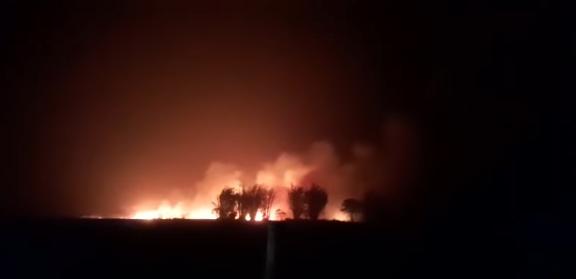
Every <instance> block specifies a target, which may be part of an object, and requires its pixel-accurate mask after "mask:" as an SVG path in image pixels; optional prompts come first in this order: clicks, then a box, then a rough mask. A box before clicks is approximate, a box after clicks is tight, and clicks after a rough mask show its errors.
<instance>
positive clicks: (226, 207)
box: [214, 187, 238, 220]
mask: <svg viewBox="0 0 576 279" xmlns="http://www.w3.org/2000/svg"><path fill="white" fill-rule="evenodd" d="M237 201H238V194H236V192H235V191H234V189H233V188H230V187H227V188H224V189H222V192H220V195H218V199H217V200H216V203H215V206H216V207H215V208H214V212H215V213H216V214H217V215H218V219H222V220H234V219H236V216H237V208H238V203H237Z"/></svg>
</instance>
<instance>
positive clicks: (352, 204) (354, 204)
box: [340, 198, 363, 222]
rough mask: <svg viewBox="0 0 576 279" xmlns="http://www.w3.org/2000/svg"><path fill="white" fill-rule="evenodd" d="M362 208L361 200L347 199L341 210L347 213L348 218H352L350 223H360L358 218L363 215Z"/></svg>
mask: <svg viewBox="0 0 576 279" xmlns="http://www.w3.org/2000/svg"><path fill="white" fill-rule="evenodd" d="M362 207H363V206H362V202H361V201H360V200H357V199H352V198H350V199H345V200H344V201H343V202H342V207H340V210H341V211H343V212H346V213H347V214H348V216H350V221H352V222H354V221H358V219H359V218H358V217H359V216H360V214H361V213H362Z"/></svg>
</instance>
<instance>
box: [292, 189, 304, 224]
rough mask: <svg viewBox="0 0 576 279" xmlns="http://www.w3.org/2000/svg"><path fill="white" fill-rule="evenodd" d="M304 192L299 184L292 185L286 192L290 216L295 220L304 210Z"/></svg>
mask: <svg viewBox="0 0 576 279" xmlns="http://www.w3.org/2000/svg"><path fill="white" fill-rule="evenodd" d="M304 192H305V191H304V188H303V187H301V186H299V187H294V186H292V187H291V188H290V191H289V192H288V203H289V204H290V210H291V211H292V218H294V219H295V220H298V219H300V218H301V217H302V215H303V214H304V213H305V212H306V200H305V197H304Z"/></svg>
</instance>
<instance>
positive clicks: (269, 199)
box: [262, 188, 276, 220]
mask: <svg viewBox="0 0 576 279" xmlns="http://www.w3.org/2000/svg"><path fill="white" fill-rule="evenodd" d="M264 191H265V192H264V200H263V203H262V215H263V217H264V220H269V219H270V214H271V211H272V203H273V202H274V198H275V197H276V193H275V192H274V189H272V188H270V189H268V190H264Z"/></svg>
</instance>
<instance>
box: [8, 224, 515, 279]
mask: <svg viewBox="0 0 576 279" xmlns="http://www.w3.org/2000/svg"><path fill="white" fill-rule="evenodd" d="M2 224H3V226H2V234H1V242H2V249H1V257H2V258H1V260H2V261H1V267H2V269H1V270H2V271H1V272H2V274H0V277H1V278H22V277H24V278H62V277H65V278H116V277H124V278H143V277H157V278H170V277H173V276H176V275H178V276H182V277H189V278H329V277H331V278H346V277H348V278H423V277H431V276H443V277H439V278H446V277H450V278H488V277H490V278H511V277H514V276H513V271H514V270H515V268H514V266H515V263H516V259H513V257H512V254H511V251H512V248H513V247H512V245H513V244H512V243H510V242H509V241H507V239H506V238H505V237H485V238H482V237H479V238H475V239H471V238H469V237H468V236H462V237H457V236H456V235H457V234H449V235H442V234H438V233H424V232H423V231H419V232H418V233H414V232H409V231H400V230H391V229H384V228H376V227H371V226H368V225H363V224H351V223H340V222H318V223H309V222H301V223H300V222H284V223H268V224H265V223H257V224H247V223H222V222H216V221H185V220H171V221H159V220H158V221H135V220H97V219H94V220H87V219H77V220H18V221H14V220H13V221H6V222H3V223H2ZM487 276H488V277H487Z"/></svg>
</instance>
